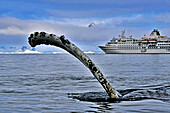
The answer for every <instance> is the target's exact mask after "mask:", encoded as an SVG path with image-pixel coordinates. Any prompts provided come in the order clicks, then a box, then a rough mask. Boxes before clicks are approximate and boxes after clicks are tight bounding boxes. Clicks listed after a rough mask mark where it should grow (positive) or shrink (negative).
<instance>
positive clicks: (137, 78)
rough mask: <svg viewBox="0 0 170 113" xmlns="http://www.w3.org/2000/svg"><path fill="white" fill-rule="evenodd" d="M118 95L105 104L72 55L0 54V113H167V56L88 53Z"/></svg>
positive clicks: (169, 97)
mask: <svg viewBox="0 0 170 113" xmlns="http://www.w3.org/2000/svg"><path fill="white" fill-rule="evenodd" d="M89 56H90V58H92V60H94V62H95V63H96V64H97V65H98V66H99V68H100V69H101V70H102V72H103V73H104V75H105V76H106V78H107V79H108V81H109V82H110V83H111V85H112V86H113V87H114V88H116V89H117V90H118V91H119V92H120V93H121V94H122V95H123V97H122V98H120V99H117V100H110V99H109V97H108V95H107V94H106V93H105V92H104V90H103V88H102V86H101V85H100V84H99V83H98V82H97V80H96V79H95V78H94V77H93V75H92V74H91V73H90V72H89V70H87V69H86V68H85V67H84V65H83V64H81V63H80V62H79V61H78V60H77V59H75V58H74V57H73V56H70V55H67V54H56V55H50V54H46V55H0V110H1V112H7V113H11V112H64V113H65V112H110V113H112V112H152V113H153V112H169V111H170V108H169V106H170V85H169V84H170V70H169V67H170V56H169V55H105V54H96V55H89Z"/></svg>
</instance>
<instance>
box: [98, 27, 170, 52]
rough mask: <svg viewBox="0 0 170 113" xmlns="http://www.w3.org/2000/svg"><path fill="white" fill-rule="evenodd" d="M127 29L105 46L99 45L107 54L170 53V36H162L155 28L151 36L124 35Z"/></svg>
mask: <svg viewBox="0 0 170 113" xmlns="http://www.w3.org/2000/svg"><path fill="white" fill-rule="evenodd" d="M124 33H125V30H124V31H122V34H121V35H119V37H118V38H113V39H111V40H110V41H109V42H107V44H106V45H105V46H99V47H100V48H101V49H102V50H103V51H104V52H105V53H106V54H170V38H168V37H167V36H161V35H160V33H159V31H158V30H156V29H154V30H153V31H152V32H151V34H150V35H149V36H144V37H142V38H141V39H134V38H132V35H130V36H129V38H126V37H125V36H124Z"/></svg>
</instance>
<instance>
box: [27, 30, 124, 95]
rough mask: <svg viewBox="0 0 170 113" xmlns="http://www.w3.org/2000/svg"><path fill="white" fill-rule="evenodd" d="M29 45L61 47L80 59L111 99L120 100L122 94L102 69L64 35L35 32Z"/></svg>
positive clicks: (31, 35)
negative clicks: (111, 83)
mask: <svg viewBox="0 0 170 113" xmlns="http://www.w3.org/2000/svg"><path fill="white" fill-rule="evenodd" d="M28 39H29V44H30V45H31V46H32V47H35V46H36V45H40V44H46V45H54V46H57V47H60V48H62V49H64V50H66V51H68V52H69V53H71V54H72V55H73V56H75V57H76V58H78V59H79V60H80V61H81V62H82V63H83V64H84V65H85V66H86V67H87V68H89V70H90V71H91V73H92V74H93V75H94V76H95V77H96V79H97V80H98V81H99V82H100V84H101V85H102V86H103V88H104V89H105V90H106V92H107V93H108V95H109V97H110V98H119V97H121V94H120V93H119V92H117V91H116V90H115V89H114V88H112V86H111V85H110V84H109V82H108V81H107V80H106V78H105V77H104V75H103V74H102V72H101V71H100V69H99V68H98V67H97V66H96V65H95V64H94V63H93V62H92V60H91V59H90V58H89V57H88V56H87V55H86V54H85V53H83V52H82V51H81V50H80V49H79V48H78V47H77V46H75V45H74V44H72V43H71V42H70V41H69V40H68V39H66V38H65V37H64V35H62V36H60V37H58V36H56V35H54V34H48V33H45V32H40V33H39V32H35V33H34V34H30V37H29V38H28Z"/></svg>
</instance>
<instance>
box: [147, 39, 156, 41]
mask: <svg viewBox="0 0 170 113" xmlns="http://www.w3.org/2000/svg"><path fill="white" fill-rule="evenodd" d="M149 41H157V39H155V38H152V39H150V40H149Z"/></svg>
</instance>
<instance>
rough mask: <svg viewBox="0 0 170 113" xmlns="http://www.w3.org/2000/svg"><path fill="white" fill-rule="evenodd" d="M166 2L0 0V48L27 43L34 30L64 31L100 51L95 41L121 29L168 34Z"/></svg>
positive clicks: (135, 35)
mask: <svg viewBox="0 0 170 113" xmlns="http://www.w3.org/2000/svg"><path fill="white" fill-rule="evenodd" d="M169 6H170V1H169V0H0V51H1V50H2V49H4V48H3V47H5V48H6V50H8V49H9V48H10V47H16V48H17V49H18V48H20V47H21V46H24V45H26V46H28V47H30V46H29V45H28V40H27V38H28V36H29V34H30V33H31V32H34V31H46V32H49V33H55V34H56V35H62V34H64V35H65V36H66V38H68V39H69V40H71V41H72V42H73V43H75V44H76V45H78V46H79V47H80V48H81V49H82V50H84V51H101V50H100V49H99V48H98V46H99V45H104V44H105V43H106V42H107V41H109V40H110V39H111V38H112V37H113V36H115V37H116V36H118V35H119V34H120V33H121V31H122V30H124V29H125V30H126V34H125V35H126V36H129V34H132V35H133V38H141V37H142V36H143V35H144V34H146V35H149V34H150V32H151V31H152V30H153V29H154V28H157V29H159V30H160V32H161V34H162V35H167V36H170V7H169ZM90 23H94V24H95V26H94V27H91V28H89V27H88V25H89V24H90ZM36 49H37V50H39V51H51V50H52V51H59V49H54V48H53V47H49V46H48V47H47V46H39V47H36Z"/></svg>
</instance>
